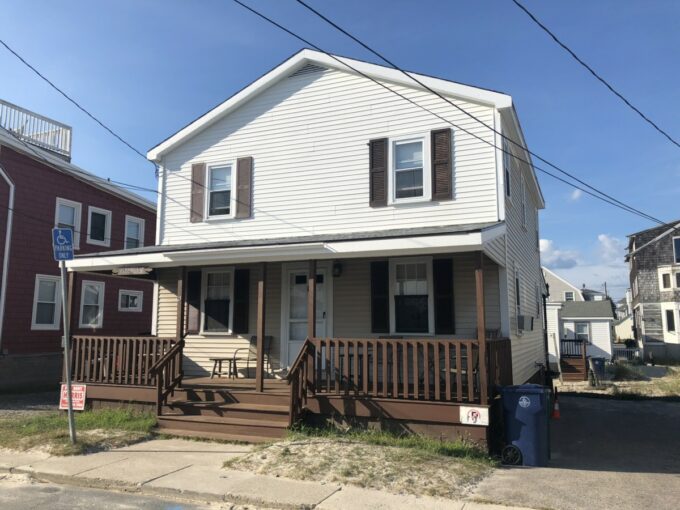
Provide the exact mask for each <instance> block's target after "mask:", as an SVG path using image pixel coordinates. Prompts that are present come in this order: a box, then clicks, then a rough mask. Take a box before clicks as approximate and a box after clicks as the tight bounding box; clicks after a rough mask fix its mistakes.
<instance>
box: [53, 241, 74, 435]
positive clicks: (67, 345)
mask: <svg viewBox="0 0 680 510" xmlns="http://www.w3.org/2000/svg"><path fill="white" fill-rule="evenodd" d="M52 249H53V251H54V260H56V261H58V262H59V269H60V270H61V310H62V317H63V321H64V372H65V375H66V398H67V401H68V431H69V435H70V436H71V443H73V444H75V442H76V424H75V420H74V418H73V396H72V395H71V337H70V334H69V317H68V315H69V314H68V310H67V307H66V304H67V303H68V295H67V291H66V261H67V260H72V259H73V231H72V230H71V229H69V228H54V229H52Z"/></svg>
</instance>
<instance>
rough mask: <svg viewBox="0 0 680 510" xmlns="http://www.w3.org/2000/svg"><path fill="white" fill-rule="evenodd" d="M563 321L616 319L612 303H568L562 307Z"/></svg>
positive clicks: (603, 301) (605, 301)
mask: <svg viewBox="0 0 680 510" xmlns="http://www.w3.org/2000/svg"><path fill="white" fill-rule="evenodd" d="M561 317H562V318H563V319H612V320H613V319H614V312H613V311H612V304H611V301H609V300H608V299H603V300H602V301H567V302H565V303H564V304H563V305H562V311H561Z"/></svg>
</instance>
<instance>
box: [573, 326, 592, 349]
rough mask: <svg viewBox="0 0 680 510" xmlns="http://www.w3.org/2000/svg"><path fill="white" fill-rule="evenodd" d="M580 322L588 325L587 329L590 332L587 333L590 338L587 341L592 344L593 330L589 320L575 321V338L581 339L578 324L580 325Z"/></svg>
mask: <svg viewBox="0 0 680 510" xmlns="http://www.w3.org/2000/svg"><path fill="white" fill-rule="evenodd" d="M579 324H585V325H586V329H587V330H588V332H587V333H586V334H587V335H588V338H587V339H586V343H587V344H592V343H593V342H592V334H591V331H590V322H587V321H574V339H575V340H578V339H579V338H578V335H579V332H578V326H579Z"/></svg>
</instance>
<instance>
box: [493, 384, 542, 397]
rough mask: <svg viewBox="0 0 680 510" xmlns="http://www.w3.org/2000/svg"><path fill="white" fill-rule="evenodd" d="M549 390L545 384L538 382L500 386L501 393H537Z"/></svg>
mask: <svg viewBox="0 0 680 510" xmlns="http://www.w3.org/2000/svg"><path fill="white" fill-rule="evenodd" d="M547 391H550V390H549V389H548V388H547V387H546V386H541V385H540V384H518V385H516V386H504V387H503V388H501V392H502V393H524V394H530V395H532V394H534V395H535V394H539V393H545V392H547Z"/></svg>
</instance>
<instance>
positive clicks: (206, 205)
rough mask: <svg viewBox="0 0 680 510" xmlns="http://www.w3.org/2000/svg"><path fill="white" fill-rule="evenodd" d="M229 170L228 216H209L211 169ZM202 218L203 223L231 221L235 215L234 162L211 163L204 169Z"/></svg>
mask: <svg viewBox="0 0 680 510" xmlns="http://www.w3.org/2000/svg"><path fill="white" fill-rule="evenodd" d="M227 166H228V167H229V168H231V189H230V191H231V193H230V195H229V214H217V215H215V214H214V215H212V216H211V215H210V172H211V171H212V169H213V168H224V167H227ZM203 202H204V205H203V207H204V209H203V217H204V218H205V221H220V220H232V219H234V217H235V215H236V161H224V162H220V163H212V164H210V165H206V167H205V195H204V200H203Z"/></svg>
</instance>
